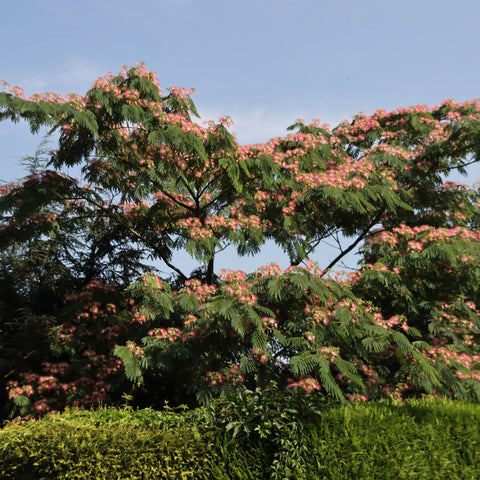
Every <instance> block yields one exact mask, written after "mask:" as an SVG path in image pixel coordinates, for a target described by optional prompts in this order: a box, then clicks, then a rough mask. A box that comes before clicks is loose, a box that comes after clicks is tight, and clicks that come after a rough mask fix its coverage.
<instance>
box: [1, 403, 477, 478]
mask: <svg viewBox="0 0 480 480" xmlns="http://www.w3.org/2000/svg"><path fill="white" fill-rule="evenodd" d="M257 433H258V429H257V430H255V429H253V430H252V432H251V434H250V435H249V437H244V436H243V437H237V438H235V439H232V438H231V436H230V435H229V432H226V430H225V428H223V429H222V428H221V427H219V426H218V419H217V420H216V422H213V421H212V418H211V417H209V415H208V412H207V410H201V409H200V410H197V411H188V412H185V413H181V414H176V413H173V412H171V411H167V412H156V411H153V410H140V411H128V410H127V411H125V410H114V409H105V410H99V411H97V412H79V411H69V412H66V413H64V414H61V415H60V414H56V415H49V416H47V417H45V418H43V419H41V420H38V421H33V422H28V423H26V424H25V425H12V424H9V425H6V426H5V427H4V428H3V429H2V430H0V478H2V479H19V480H20V479H22V480H24V479H27V480H28V479H35V480H39V479H49V480H51V479H79V480H83V479H105V480H107V479H108V480H111V479H162V478H164V479H190V478H192V479H193V478H195V479H220V480H221V479H229V480H230V479H238V480H243V479H252V480H253V479H255V480H256V479H263V478H265V479H267V478H299V479H301V480H303V479H312V480H318V479H335V480H341V479H361V480H368V479H390V478H392V479H393V478H395V479H396V480H400V479H435V480H440V479H442V480H443V479H449V480H453V479H466V480H467V479H472V480H473V479H475V480H476V479H478V478H480V454H478V453H477V452H480V405H477V404H468V403H461V402H451V401H443V400H412V401H408V402H405V403H403V404H387V403H379V404H360V405H355V406H352V407H337V408H330V409H327V410H325V411H324V412H323V415H322V420H321V423H320V424H317V425H313V424H312V425H311V426H310V428H308V427H307V428H306V429H303V432H302V438H300V439H298V444H299V445H301V452H305V453H302V462H303V467H302V471H303V473H302V474H301V475H299V474H295V473H292V474H288V473H287V471H288V470H285V471H284V473H283V477H282V474H281V473H280V474H279V469H278V468H277V469H274V468H273V466H272V462H273V461H275V460H274V459H277V460H278V458H281V455H280V456H279V455H278V451H277V452H275V451H274V449H275V448H277V449H278V448H281V446H279V444H278V442H272V441H271V439H269V438H268V437H263V438H262V437H260V436H259V435H258V434H257Z"/></svg>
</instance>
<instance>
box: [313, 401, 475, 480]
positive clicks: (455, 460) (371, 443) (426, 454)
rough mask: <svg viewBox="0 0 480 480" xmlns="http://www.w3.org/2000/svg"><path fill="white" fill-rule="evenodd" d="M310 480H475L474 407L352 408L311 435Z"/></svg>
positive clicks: (330, 415)
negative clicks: (312, 458) (312, 460)
mask: <svg viewBox="0 0 480 480" xmlns="http://www.w3.org/2000/svg"><path fill="white" fill-rule="evenodd" d="M310 433H311V437H312V438H311V441H312V445H313V451H314V452H315V464H314V465H313V464H312V463H311V462H309V467H310V469H309V471H310V474H311V475H312V478H317V479H318V478H331V479H338V480H340V479H354V478H355V479H362V480H368V479H372V480H373V479H395V480H401V479H435V480H443V479H448V480H454V479H465V480H478V479H479V478H480V453H479V452H480V405H478V404H468V403H462V402H452V401H444V400H410V401H407V402H405V403H403V404H394V405H392V404H373V405H356V406H354V407H352V408H336V409H331V410H329V411H326V412H325V413H324V416H323V419H322V424H321V426H320V428H316V429H314V430H312V431H311V432H310Z"/></svg>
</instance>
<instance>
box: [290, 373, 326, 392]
mask: <svg viewBox="0 0 480 480" xmlns="http://www.w3.org/2000/svg"><path fill="white" fill-rule="evenodd" d="M288 387H289V388H300V389H302V390H305V392H307V393H312V392H313V391H314V390H321V389H322V386H321V385H320V384H319V383H318V382H317V381H316V380H315V379H314V378H313V377H304V378H301V379H300V380H298V381H296V382H291V383H289V384H288Z"/></svg>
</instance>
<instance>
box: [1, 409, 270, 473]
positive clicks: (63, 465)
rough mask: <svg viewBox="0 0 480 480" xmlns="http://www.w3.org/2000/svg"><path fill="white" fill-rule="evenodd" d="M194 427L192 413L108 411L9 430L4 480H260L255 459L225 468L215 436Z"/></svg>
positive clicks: (247, 455)
mask: <svg viewBox="0 0 480 480" xmlns="http://www.w3.org/2000/svg"><path fill="white" fill-rule="evenodd" d="M195 415H196V416H197V417H199V418H200V417H201V414H198V413H195ZM196 421H197V420H195V418H194V415H193V414H191V413H190V412H187V413H185V414H176V413H173V412H171V411H167V412H156V411H153V410H140V411H135V412H128V411H119V410H113V409H108V410H100V411H97V412H87V411H84V412H81V411H77V412H74V411H70V412H66V413H65V414H63V415H59V414H54V415H48V416H46V417H45V418H43V419H42V420H37V421H31V422H28V423H26V424H25V425H7V426H6V427H5V428H4V429H3V430H1V431H0V478H2V479H19V480H20V479H22V480H25V479H26V480H28V479H35V480H37V479H42V478H44V479H78V480H83V479H99V480H101V479H105V480H112V479H132V480H133V479H162V478H164V479H182V480H183V479H189V478H195V479H209V478H218V479H225V480H227V479H231V478H238V479H254V478H261V476H260V477H258V476H253V475H254V474H257V473H259V472H255V470H256V469H255V468H253V467H251V466H249V467H248V468H246V467H247V465H246V464H245V463H244V462H247V461H248V459H249V458H250V457H252V456H253V457H255V455H252V453H251V452H248V451H246V453H245V455H244V457H245V460H242V455H237V457H236V458H235V459H233V460H234V461H231V462H223V460H222V458H221V450H222V449H221V448H217V447H216V446H215V445H214V444H213V440H214V435H213V431H212V430H208V429H206V428H202V427H201V425H200V423H201V420H199V427H200V428H197V426H196V425H195V423H196ZM239 453H240V452H239ZM254 460H256V459H255V458H254ZM236 470H237V473H235V471H236ZM252 471H253V472H254V473H252ZM260 475H261V473H260Z"/></svg>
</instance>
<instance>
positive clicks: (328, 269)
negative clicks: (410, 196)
mask: <svg viewBox="0 0 480 480" xmlns="http://www.w3.org/2000/svg"><path fill="white" fill-rule="evenodd" d="M380 218H381V214H379V215H377V216H376V217H375V218H374V219H373V221H372V222H371V223H370V224H369V225H368V227H366V228H365V230H363V232H362V233H361V234H360V236H359V237H358V238H357V239H356V240H355V241H354V242H353V243H352V244H351V245H350V246H348V247H347V248H346V249H345V250H342V251H341V252H340V253H339V254H338V255H337V256H336V257H335V258H334V259H333V261H331V262H330V264H329V265H328V266H327V268H326V269H325V270H324V272H323V274H322V277H323V275H325V274H326V273H327V272H329V271H330V270H331V269H332V268H333V267H334V266H335V264H336V263H337V262H339V261H340V260H341V259H342V258H343V257H344V256H345V255H347V253H350V252H351V251H352V250H353V249H354V248H355V247H356V246H357V245H358V244H359V243H360V242H361V241H362V240H364V239H365V237H366V236H367V235H368V233H369V232H370V230H371V229H372V227H374V226H375V225H376V223H377V222H378V221H379V220H380Z"/></svg>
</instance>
